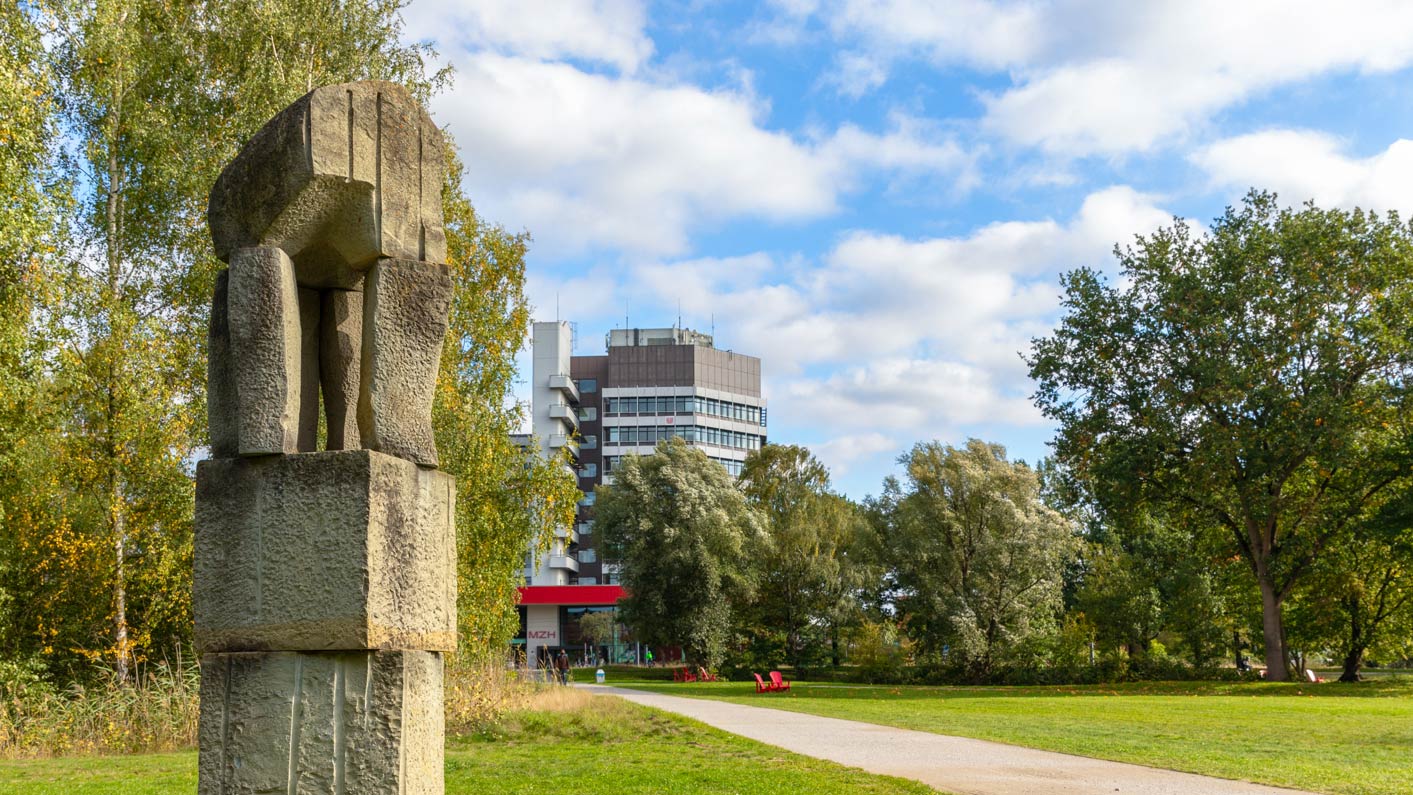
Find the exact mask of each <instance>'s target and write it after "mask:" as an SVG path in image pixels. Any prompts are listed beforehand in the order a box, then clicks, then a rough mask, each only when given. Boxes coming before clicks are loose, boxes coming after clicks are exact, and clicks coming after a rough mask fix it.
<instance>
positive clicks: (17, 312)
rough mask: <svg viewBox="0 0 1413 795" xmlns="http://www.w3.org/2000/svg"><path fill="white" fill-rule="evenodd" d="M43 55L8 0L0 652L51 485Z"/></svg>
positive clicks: (0, 298) (14, 640)
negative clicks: (42, 443)
mask: <svg viewBox="0 0 1413 795" xmlns="http://www.w3.org/2000/svg"><path fill="white" fill-rule="evenodd" d="M42 55H43V42H42V33H41V28H40V25H39V21H38V18H37V15H36V14H34V13H33V12H32V11H30V10H29V9H27V8H26V7H24V6H22V5H20V4H16V3H10V4H7V5H5V6H4V7H0V229H3V230H4V234H3V235H0V656H19V655H21V654H24V653H33V652H34V651H35V649H34V648H32V645H30V647H28V648H27V644H26V640H27V637H28V636H27V634H26V633H23V632H19V631H17V630H18V627H20V626H22V625H27V626H32V625H33V622H34V618H35V613H36V612H37V610H38V607H37V606H36V605H34V603H33V601H32V600H31V599H29V598H28V597H29V588H28V583H27V580H28V579H29V578H30V577H31V576H32V570H33V567H32V566H31V565H30V563H31V560H32V555H31V554H30V549H31V546H32V543H33V542H34V541H35V540H36V539H35V538H34V537H33V535H32V534H31V533H29V532H28V530H29V528H31V527H33V526H34V525H35V524H36V522H35V517H36V516H43V515H45V514H47V513H48V512H49V511H50V510H51V508H50V506H52V500H50V499H48V497H49V496H50V495H51V494H52V490H53V487H54V486H55V482H54V481H52V480H50V479H49V477H48V476H49V474H50V473H49V472H48V471H47V470H46V469H45V468H44V467H43V463H44V461H45V460H46V458H47V456H46V455H45V452H44V451H43V450H40V449H38V446H37V445H35V444H33V443H32V440H34V439H38V438H46V437H49V436H50V435H51V434H52V428H53V423H54V417H53V412H52V411H51V410H50V405H49V402H48V401H46V400H44V399H43V396H42V393H41V391H40V389H39V383H40V377H39V373H40V372H42V369H43V367H44V353H45V351H46V350H47V340H45V339H44V336H43V334H42V331H43V325H42V324H41V323H39V322H38V320H39V319H40V317H41V316H42V313H43V312H44V311H45V310H46V309H47V305H48V302H49V300H50V299H51V298H52V296H53V291H54V289H55V287H56V279H55V274H54V261H53V260H54V257H53V253H54V251H55V249H56V247H57V246H58V244H59V242H60V239H61V236H62V231H63V230H62V227H61V225H60V223H59V218H58V212H57V208H58V207H60V206H61V201H62V195H61V192H56V191H55V190H54V189H53V188H54V186H53V185H52V179H53V168H52V163H51V159H50V156H49V153H50V149H51V148H52V146H53V142H54V135H55V133H56V126H55V112H56V110H55V107H54V99H53V96H52V94H51V93H50V92H49V84H50V75H49V72H48V69H47V64H46V62H45V59H44V58H43V57H42ZM39 523H41V524H49V522H47V521H41V522H39Z"/></svg>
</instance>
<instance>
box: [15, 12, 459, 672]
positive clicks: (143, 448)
mask: <svg viewBox="0 0 1413 795" xmlns="http://www.w3.org/2000/svg"><path fill="white" fill-rule="evenodd" d="M22 6H23V7H22V8H20V9H18V11H16V12H12V11H11V10H9V9H7V10H6V11H4V12H3V13H5V15H6V16H5V18H4V20H5V21H4V24H5V25H6V32H7V34H8V33H10V32H11V31H12V30H13V31H14V32H16V34H17V35H16V36H15V37H14V38H13V39H12V38H11V37H10V36H9V35H7V36H6V37H5V39H4V42H5V44H4V47H5V48H6V52H7V54H9V55H15V54H18V56H19V59H20V63H21V68H18V69H16V70H15V71H14V72H11V71H9V70H8V69H7V70H6V71H5V73H4V74H5V75H6V76H7V78H8V77H9V76H10V75H12V74H13V75H18V76H19V78H17V80H18V79H28V80H29V81H30V82H34V81H35V80H36V79H37V80H40V81H41V83H40V85H41V86H42V87H43V91H44V93H42V94H40V95H37V96H36V95H31V96H30V97H29V101H30V104H31V106H32V108H33V109H34V111H35V113H38V114H40V115H41V116H42V115H43V113H44V112H45V110H46V108H48V107H49V106H50V105H51V104H52V107H53V108H54V110H55V113H56V125H57V129H58V130H60V131H61V132H62V135H52V136H49V137H47V138H43V143H44V145H45V146H46V147H47V148H46V149H44V151H43V152H42V154H36V153H35V150H34V149H33V147H32V146H31V145H30V144H31V143H32V142H31V141H28V140H24V141H22V140H21V139H20V138H19V137H16V138H15V139H14V140H13V141H7V142H6V144H7V145H6V146H4V147H0V149H3V150H4V153H5V154H4V155H3V156H0V159H3V162H5V163H10V162H21V161H23V162H41V161H42V162H45V163H52V164H54V166H55V169H54V174H53V176H52V177H51V178H50V182H51V183H52V184H55V185H58V186H60V187H67V188H69V190H70V193H69V196H70V197H71V198H72V204H71V205H63V204H57V203H55V204H52V205H51V206H50V207H49V208H48V209H49V211H50V212H52V213H54V216H51V217H50V218H48V219H42V222H41V223H40V224H39V227H40V228H42V229H60V230H64V231H66V232H67V233H68V234H66V235H64V236H62V237H61V236H59V235H57V234H51V235H50V236H49V239H48V240H47V241H46V242H47V244H48V245H50V246H53V247H56V248H58V249H59V250H57V251H55V252H54V253H53V257H54V259H55V260H56V262H57V265H56V266H55V267H54V268H53V278H52V279H51V280H50V281H49V282H48V283H47V284H46V285H45V290H43V291H39V290H34V291H32V294H34V295H39V296H41V297H42V298H43V299H44V301H45V303H44V304H43V306H32V307H31V309H34V310H35V311H32V312H30V313H28V315H27V314H26V313H24V312H21V313H19V316H20V317H27V316H28V317H36V318H37V320H38V321H39V323H38V325H37V326H35V327H31V329H30V332H31V333H30V339H31V340H32V341H34V345H36V346H42V347H40V349H39V350H33V351H31V352H29V353H28V354H27V355H28V357H29V361H31V362H37V363H41V364H39V365H37V366H32V367H30V368H29V369H28V370H27V371H25V372H24V374H23V379H24V385H25V386H26V388H27V389H29V390H30V391H31V392H32V393H34V394H36V395H38V397H37V398H35V399H33V400H31V401H30V403H31V404H33V405H42V406H44V407H45V409H46V412H45V413H42V414H41V415H40V416H41V417H42V418H43V419H44V420H45V421H44V422H35V423H30V424H28V425H26V426H22V427H23V430H22V438H20V439H16V440H15V442H16V443H15V445H14V446H13V448H11V449H14V450H16V451H17V452H16V455H15V456H14V459H13V460H14V461H15V462H16V465H17V466H26V467H31V468H33V469H34V470H35V472H36V474H34V475H32V476H31V477H29V478H28V480H26V481H24V484H23V485H24V490H25V494H26V495H30V494H36V493H38V494H42V495H43V502H42V503H40V502H39V501H37V500H33V499H30V498H29V497H28V496H25V497H21V498H19V499H17V500H15V501H14V502H11V503H10V505H9V506H8V507H7V510H9V509H16V510H20V511H22V512H23V513H24V517H23V518H24V521H23V522H22V523H21V522H17V523H15V524H14V525H12V526H15V527H18V531H17V532H18V534H19V536H20V537H19V538H18V540H17V541H16V542H15V543H14V544H12V545H11V546H10V548H9V549H7V550H0V551H3V552H4V553H5V554H7V555H11V554H13V557H11V558H10V559H9V560H7V561H4V562H0V576H4V577H5V578H6V581H7V582H6V585H5V586H3V587H4V588H5V589H6V590H7V591H10V592H12V593H13V594H14V600H15V601H16V602H17V603H23V604H25V605H28V606H30V608H31V609H28V610H25V611H22V612H21V613H18V614H13V615H14V619H15V621H16V622H17V626H14V627H13V628H12V631H11V632H9V637H10V638H13V639H15V643H16V645H17V646H18V648H16V649H15V651H16V652H17V653H22V654H27V653H41V654H49V655H57V659H59V660H60V661H62V660H64V659H65V658H67V659H68V661H69V662H70V663H77V662H81V661H83V660H89V659H104V660H107V661H108V662H109V663H110V664H111V665H112V666H113V667H114V669H115V670H116V672H117V673H118V675H119V677H122V678H125V677H126V676H127V675H128V671H129V669H130V666H131V663H132V662H133V661H134V660H135V659H140V658H142V657H143V656H145V655H147V654H150V653H152V652H154V651H160V650H163V649H167V648H170V647H171V646H172V644H178V643H181V642H183V641H185V640H186V639H188V638H189V633H190V630H189V627H190V620H191V616H190V599H189V593H190V574H189V572H190V548H191V498H192V488H191V471H190V461H191V459H192V458H194V457H197V456H198V455H199V451H200V448H201V445H202V444H203V442H204V438H205V430H206V429H205V409H204V407H205V351H204V342H205V337H206V334H205V326H206V322H207V312H208V306H209V302H210V294H211V287H212V282H213V278H214V275H215V273H216V271H217V270H218V269H219V267H220V263H219V262H217V260H216V259H215V257H214V256H213V255H212V252H211V243H210V239H209V236H208V234H207V231H206V227H205V223H204V221H205V211H206V197H207V192H208V191H209V189H210V186H211V184H212V182H213V181H214V179H215V177H216V174H217V173H218V172H219V170H220V168H222V167H223V166H224V164H225V163H226V162H228V161H229V160H230V158H231V157H232V156H233V155H234V154H235V152H236V151H237V150H238V148H239V147H240V145H241V144H242V142H243V141H244V140H246V139H247V138H248V137H249V136H250V135H251V134H252V133H254V131H255V130H256V129H257V128H258V127H259V126H260V125H261V124H263V123H264V121H265V120H266V119H268V118H269V117H270V116H271V115H273V114H274V113H275V112H276V111H278V110H279V109H280V108H282V107H284V106H285V105H286V104H288V103H289V102H290V101H291V100H293V99H295V98H296V97H298V96H299V95H300V94H301V93H303V92H304V91H306V90H308V88H309V87H311V86H312V85H316V84H321V83H326V82H339V81H343V80H349V79H358V78H363V77H381V78H386V79H392V80H398V81H401V82H404V83H408V84H411V85H412V86H413V88H414V90H416V91H418V92H419V93H420V94H421V95H422V96H426V94H427V92H428V91H429V89H430V88H431V86H432V83H433V79H431V78H428V77H426V76H425V75H424V73H423V67H422V54H423V51H422V50H421V49H420V48H418V47H408V46H406V45H403V44H401V43H400V41H399V39H400V24H401V23H400V17H399V15H398V8H399V6H400V3H397V2H368V3H344V2H337V1H336V0H283V1H280V2H267V3H245V2H235V1H234V0H205V1H204V2H194V3H170V2H165V1H164V0H98V1H97V2H78V1H77V0H39V2H35V3H33V4H29V3H26V4H22ZM12 8H13V6H12ZM25 23H28V24H30V25H31V28H37V29H40V30H43V31H45V36H44V37H43V38H42V39H40V38H37V37H36V36H35V35H33V30H32V29H29V28H25V27H24V25H25ZM41 45H42V46H41ZM7 57H8V55H7ZM33 90H34V88H33V86H31V87H30V91H31V94H32V92H33ZM19 96H20V97H21V98H24V96H25V95H24V94H23V91H22V92H21V94H20V95H19ZM22 111H23V112H16V113H15V114H13V115H11V114H9V113H7V114H6V123H8V122H10V121H14V122H17V123H26V120H27V119H28V117H29V115H33V114H29V108H25V109H22ZM19 129H20V128H19V127H7V131H6V132H5V135H6V136H12V135H20V133H17V132H15V131H16V130H19ZM33 129H34V130H35V131H37V132H36V134H37V135H40V136H41V138H42V137H43V132H44V130H45V129H46V126H45V124H44V123H43V122H42V119H40V120H39V121H38V122H37V123H36V125H35V127H34V128H33ZM10 143H21V144H23V146H19V147H16V148H12V147H11V146H10V145H9V144H10ZM25 158H28V160H26V159H25ZM0 168H3V166H0ZM15 195H17V196H24V195H27V194H25V193H24V192H21V191H17V192H16V193H15ZM6 206H7V207H8V206H9V205H8V204H6ZM6 222H7V235H8V233H9V228H8V223H9V219H6ZM26 228H27V227H25V226H23V225H17V230H19V231H24V230H25V229H26ZM7 242H8V241H7ZM31 250H33V249H32V248H31ZM6 255H7V257H8V252H7V254H6ZM20 272H21V273H26V272H28V273H30V274H33V273H34V269H33V268H32V267H31V268H30V269H29V270H28V271H25V270H21V271H20ZM27 286H30V285H27ZM0 289H3V288H0ZM7 309H8V308H7ZM41 310H42V311H41ZM36 312H37V314H36ZM5 314H6V315H7V316H8V311H7V312H6V313H5Z"/></svg>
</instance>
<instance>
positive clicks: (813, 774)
mask: <svg viewBox="0 0 1413 795" xmlns="http://www.w3.org/2000/svg"><path fill="white" fill-rule="evenodd" d="M532 706H533V707H535V708H533V709H528V710H522V711H518V712H513V713H511V714H510V715H509V716H507V718H506V720H505V721H504V723H503V724H502V725H501V727H500V728H499V729H498V730H497V731H495V732H494V733H491V734H486V735H479V736H464V737H453V738H451V739H450V740H449V742H448V744H447V759H446V791H447V793H448V795H461V794H462V793H464V794H465V795H473V793H482V792H495V793H498V794H499V793H503V794H504V795H515V794H516V793H525V794H526V795H529V793H544V792H572V793H575V795H637V794H641V795H647V793H653V794H654V795H657V794H658V793H664V792H671V793H674V794H680V795H706V794H707V793H721V794H722V795H726V794H727V793H740V794H741V795H754V794H755V793H760V794H761V795H800V794H801V793H811V795H813V793H823V794H824V795H833V794H837V795H846V794H847V793H869V794H871V795H926V794H927V793H935V792H936V791H935V790H933V789H931V788H929V787H925V786H923V785H922V784H918V783H915V782H911V781H904V780H902V779H895V778H888V777H885V776H875V775H870V774H868V773H864V772H862V771H859V770H854V769H850V768H845V767H842V766H840V765H835V764H832V763H829V762H821V761H817V760H814V759H809V758H807V757H802V756H797V755H795V754H791V753H789V752H786V751H782V750H780V749H778V748H773V747H771V746H767V745H762V744H760V743H757V742H752V741H750V740H746V739H743V738H740V737H736V736H735V735H730V734H727V733H725V732H721V731H717V730H715V729H711V728H709V727H706V726H703V725H701V724H699V723H695V722H693V721H689V720H686V719H684V718H678V717H676V716H673V715H667V714H665V713H661V712H656V711H654V710H650V709H647V708H644V707H639V706H637V705H634V704H630V703H628V702H626V701H622V700H620V699H616V698H602V697H600V698H595V697H593V696H589V695H587V694H584V693H580V692H577V691H559V692H554V691H551V692H550V693H548V694H546V695H545V697H544V698H541V699H539V700H538V702H537V703H534V704H532ZM195 791H196V753H195V752H186V753H177V754H151V755H145V756H128V757H75V758H63V759H40V760H17V761H0V792H4V793H6V794H7V795H169V793H175V792H183V793H190V792H195Z"/></svg>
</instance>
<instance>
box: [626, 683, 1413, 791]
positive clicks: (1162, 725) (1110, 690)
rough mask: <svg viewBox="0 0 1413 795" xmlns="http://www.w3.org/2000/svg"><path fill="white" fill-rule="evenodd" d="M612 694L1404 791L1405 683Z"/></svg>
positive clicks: (704, 687) (715, 688)
mask: <svg viewBox="0 0 1413 795" xmlns="http://www.w3.org/2000/svg"><path fill="white" fill-rule="evenodd" d="M612 684H619V685H623V686H626V687H633V688H637V689H641V690H651V691H653V692H658V693H667V694H671V695H682V696H695V697H702V698H715V699H720V700H723V701H732V702H736V703H740V704H751V705H756V706H770V707H776V708H778V709H786V710H793V711H796V712H808V713H812V714H816V715H827V716H831V717H838V718H850V719H853V720H860V721H867V722H869V723H881V724H887V725H891V726H901V727H904V728H909V729H919V730H923V731H931V732H938V733H940V734H952V735H958V736H963V737H976V738H980V739H985V740H996V741H999V742H1004V743H1013V744H1015V745H1024V746H1029V747H1031V748H1044V749H1048V750H1052V751H1063V752H1066V753H1072V754H1079V755H1082V756H1090V757H1097V758H1101V759H1114V760H1119V761H1124V762H1136V763H1139V764H1144V765H1151V766H1155V767H1165V768H1170V769H1173V770H1186V771H1190V772H1193V773H1205V774H1207V775H1212V776H1220V777H1223V778H1233V779H1244V780H1247V781H1256V782H1261V783H1265V784H1277V785H1283V786H1288V787H1296V788H1300V789H1308V790H1314V791H1318V792H1330V793H1348V794H1349V795H1406V793H1410V792H1413V682H1408V681H1406V680H1405V681H1384V682H1366V683H1362V684H1356V685H1342V684H1337V683H1326V684H1319V685H1308V684H1274V683H1273V684H1266V683H1247V684H1228V683H1179V682H1158V683H1136V684H1127V685H1110V686H1086V687H975V688H972V687H890V686H865V685H840V684H817V685H811V684H809V683H796V684H795V685H794V687H793V688H792V689H791V690H790V691H789V692H787V693H779V694H762V695H756V693H755V692H754V689H755V686H754V684H746V683H736V682H729V683H706V684H664V683H661V682H656V683H642V684H631V683H625V682H621V681H619V682H613V683H612Z"/></svg>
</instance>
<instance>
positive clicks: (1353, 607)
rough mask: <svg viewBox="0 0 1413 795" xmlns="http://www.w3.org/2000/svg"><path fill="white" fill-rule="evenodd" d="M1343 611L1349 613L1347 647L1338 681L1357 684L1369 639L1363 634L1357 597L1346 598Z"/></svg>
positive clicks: (1362, 623)
mask: <svg viewBox="0 0 1413 795" xmlns="http://www.w3.org/2000/svg"><path fill="white" fill-rule="evenodd" d="M1344 609H1345V612H1347V613H1349V646H1348V647H1347V648H1348V650H1347V652H1346V653H1345V655H1344V671H1343V672H1341V673H1340V675H1339V681H1341V682H1358V681H1359V679H1360V676H1359V669H1360V668H1361V667H1363V665H1364V649H1365V648H1366V647H1367V646H1368V645H1369V638H1368V636H1367V635H1366V634H1365V633H1364V622H1363V621H1361V620H1360V618H1361V616H1360V614H1359V597H1357V596H1353V595H1351V596H1346V597H1345V599H1344Z"/></svg>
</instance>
